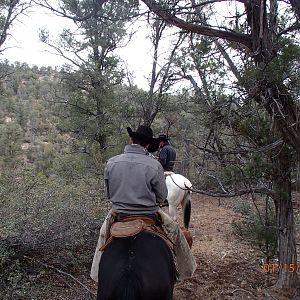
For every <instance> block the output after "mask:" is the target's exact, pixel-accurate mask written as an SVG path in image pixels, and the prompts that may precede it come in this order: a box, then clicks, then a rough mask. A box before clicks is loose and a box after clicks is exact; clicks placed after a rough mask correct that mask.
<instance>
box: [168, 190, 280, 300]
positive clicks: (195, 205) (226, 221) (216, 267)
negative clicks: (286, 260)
mask: <svg viewBox="0 0 300 300" xmlns="http://www.w3.org/2000/svg"><path fill="white" fill-rule="evenodd" d="M235 201H236V200H234V199H221V200H218V199H216V198H210V197H205V196H197V195H196V196H194V198H193V202H192V222H191V227H192V228H191V233H192V235H193V238H194V245H193V253H194V255H195V258H196V261H197V264H198V267H197V270H196V272H195V274H194V276H193V278H191V279H189V280H186V281H184V282H182V283H178V284H177V285H176V288H175V296H174V299H175V300H183V299H193V300H194V299H284V298H279V296H278V295H276V294H275V293H274V292H273V291H272V290H271V289H270V288H268V287H270V286H271V285H272V284H273V283H274V280H275V279H276V276H275V274H271V275H270V274H266V273H264V271H263V267H262V266H261V265H260V264H259V261H260V259H261V254H260V253H259V252H257V251H255V250H254V249H252V248H251V247H250V246H249V245H246V244H244V243H241V242H240V241H239V240H238V238H237V237H236V236H235V235H234V234H233V230H232V226H231V222H232V221H233V220H235V219H237V218H239V215H238V213H236V212H234V210H233V207H234V205H235Z"/></svg>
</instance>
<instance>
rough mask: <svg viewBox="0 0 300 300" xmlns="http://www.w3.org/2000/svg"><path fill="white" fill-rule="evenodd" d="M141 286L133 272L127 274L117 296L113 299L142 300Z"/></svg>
mask: <svg viewBox="0 0 300 300" xmlns="http://www.w3.org/2000/svg"><path fill="white" fill-rule="evenodd" d="M140 291H141V286H140V283H139V281H138V279H137V277H136V276H135V274H134V273H133V272H125V274H124V275H123V276H122V277H121V279H120V281H119V283H118V287H117V289H116V294H115V295H114V296H115V297H113V299H118V300H140V299H141V293H140Z"/></svg>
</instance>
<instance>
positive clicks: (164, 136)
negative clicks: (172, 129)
mask: <svg viewBox="0 0 300 300" xmlns="http://www.w3.org/2000/svg"><path fill="white" fill-rule="evenodd" d="M158 139H159V140H160V141H168V140H169V137H168V136H167V135H166V134H160V135H159V136H158Z"/></svg>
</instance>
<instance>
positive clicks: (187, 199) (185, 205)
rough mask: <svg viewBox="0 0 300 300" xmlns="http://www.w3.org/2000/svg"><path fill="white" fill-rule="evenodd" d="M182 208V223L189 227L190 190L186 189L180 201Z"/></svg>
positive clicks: (190, 209)
mask: <svg viewBox="0 0 300 300" xmlns="http://www.w3.org/2000/svg"><path fill="white" fill-rule="evenodd" d="M182 208H183V224H184V227H185V228H186V229H189V226H190V220H191V212H192V205H191V191H189V190H186V191H185V194H184V198H183V202H182Z"/></svg>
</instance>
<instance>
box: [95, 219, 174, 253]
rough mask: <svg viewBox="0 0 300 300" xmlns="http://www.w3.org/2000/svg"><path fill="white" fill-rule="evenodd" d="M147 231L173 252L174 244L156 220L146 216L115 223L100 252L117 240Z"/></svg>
mask: <svg viewBox="0 0 300 300" xmlns="http://www.w3.org/2000/svg"><path fill="white" fill-rule="evenodd" d="M145 230H147V231H150V232H152V233H153V234H156V235H158V236H160V237H161V238H162V239H163V240H164V241H165V242H166V244H167V245H168V246H169V247H170V249H171V250H173V246H174V244H173V243H172V241H171V240H170V239H169V238H168V237H167V235H166V234H165V232H164V231H163V230H162V228H161V227H160V226H158V225H156V222H155V220H153V219H152V218H149V217H146V216H130V217H126V218H124V219H122V220H121V221H118V222H114V223H113V224H112V225H111V227H110V231H109V232H110V233H109V237H108V239H107V240H106V243H105V244H104V245H103V246H102V247H101V248H100V251H105V250H106V249H107V247H108V246H109V245H110V244H111V243H112V241H113V240H114V239H115V238H127V237H131V236H136V235H138V234H139V233H140V232H143V231H145Z"/></svg>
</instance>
